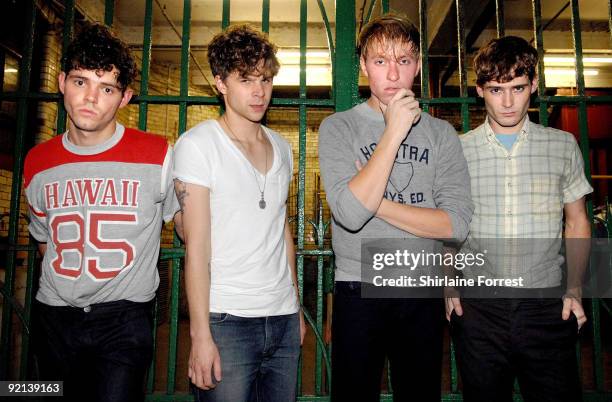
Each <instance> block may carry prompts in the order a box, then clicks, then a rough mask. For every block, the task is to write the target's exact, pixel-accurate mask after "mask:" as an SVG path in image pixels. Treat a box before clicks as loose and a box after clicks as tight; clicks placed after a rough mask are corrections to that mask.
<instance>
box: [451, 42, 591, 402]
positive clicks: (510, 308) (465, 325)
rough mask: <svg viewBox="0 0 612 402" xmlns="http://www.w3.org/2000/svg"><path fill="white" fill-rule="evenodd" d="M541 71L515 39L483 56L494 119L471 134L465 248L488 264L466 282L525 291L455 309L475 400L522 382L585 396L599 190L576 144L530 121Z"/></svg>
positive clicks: (484, 296) (481, 85)
mask: <svg viewBox="0 0 612 402" xmlns="http://www.w3.org/2000/svg"><path fill="white" fill-rule="evenodd" d="M537 64H538V53H537V51H536V49H534V48H533V46H531V45H530V44H529V43H528V42H527V41H526V40H525V39H523V38H519V37H516V36H507V37H504V38H499V39H493V40H491V41H490V42H489V43H488V44H487V45H486V46H484V47H482V48H481V49H480V50H479V51H478V53H477V55H476V57H475V59H474V70H475V72H476V76H477V81H476V90H477V92H478V95H479V96H481V97H482V98H484V104H485V109H486V113H487V116H486V120H485V122H484V123H483V124H482V125H480V126H479V127H477V128H476V129H474V130H472V131H470V132H468V133H466V134H465V135H462V136H461V144H462V146H463V152H464V154H465V157H466V159H467V162H468V167H469V171H470V176H471V187H472V197H473V199H474V204H475V205H476V209H475V212H474V217H473V219H472V222H471V224H470V233H469V235H468V238H467V240H466V242H465V243H464V245H463V247H462V250H461V251H462V252H463V253H466V254H467V253H470V254H475V253H483V255H486V259H485V260H486V263H485V264H484V265H482V266H480V267H478V268H476V267H475V268H474V269H473V270H469V269H465V270H464V276H465V277H467V278H474V277H476V276H477V275H478V276H484V277H487V278H500V279H504V280H508V281H515V282H506V283H507V285H506V286H504V287H501V286H500V287H495V288H491V289H475V288H466V289H463V290H462V294H461V299H460V298H458V297H452V298H451V297H449V298H448V299H447V301H446V311H447V318H448V319H449V320H450V322H451V332H452V335H453V338H454V340H455V345H456V351H457V359H458V363H459V370H460V373H461V379H462V382H463V395H464V400H465V401H468V402H477V401H482V402H485V401H486V402H488V401H500V402H510V401H512V400H513V396H512V393H513V386H514V381H515V379H518V383H519V387H520V390H521V393H522V395H523V398H524V400H525V401H528V402H529V401H537V402H543V401H550V402H553V401H554V402H562V401H567V402H578V401H580V400H581V399H582V396H581V390H580V381H579V376H578V364H577V361H576V349H575V346H576V339H577V335H578V330H579V329H580V327H581V326H582V325H583V324H584V322H585V321H586V317H585V314H584V310H583V308H582V302H581V295H582V294H581V287H580V283H581V276H582V273H583V272H584V270H585V267H586V263H587V260H588V253H589V242H588V240H589V238H590V235H591V231H590V223H589V219H588V217H587V213H586V209H585V196H586V195H587V194H589V193H591V192H592V191H593V189H592V188H591V186H590V185H589V182H588V181H587V179H586V177H585V174H584V169H583V161H582V156H581V153H580V149H579V148H578V145H577V143H576V140H575V139H574V136H573V135H572V134H570V133H567V132H564V131H560V130H556V129H553V128H550V127H543V126H541V125H539V124H536V123H533V122H531V121H530V120H529V116H528V114H527V110H528V108H529V102H530V97H531V95H532V94H533V93H534V92H535V91H536V89H537V83H538V77H537V73H536V67H537ZM564 217H565V227H564V222H563V218H564ZM563 235H564V237H565V242H566V255H567V285H564V284H563V279H562V278H563V273H562V265H563V257H562V256H561V255H560V248H561V240H562V236H563ZM519 280H520V282H518V281H519Z"/></svg>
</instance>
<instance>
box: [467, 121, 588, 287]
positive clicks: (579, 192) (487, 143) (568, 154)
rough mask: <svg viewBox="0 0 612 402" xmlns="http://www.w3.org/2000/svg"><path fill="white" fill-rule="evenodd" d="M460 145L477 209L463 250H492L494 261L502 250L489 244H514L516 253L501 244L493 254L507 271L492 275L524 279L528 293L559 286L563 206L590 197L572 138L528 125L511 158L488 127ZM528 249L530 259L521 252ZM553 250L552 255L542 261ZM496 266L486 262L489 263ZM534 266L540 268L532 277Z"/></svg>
mask: <svg viewBox="0 0 612 402" xmlns="http://www.w3.org/2000/svg"><path fill="white" fill-rule="evenodd" d="M460 139H461V144H462V146H463V152H464V155H465V158H466V160H467V162H468V168H469V172H470V177H471V189H472V199H473V202H474V206H475V210H474V216H473V218H472V222H471V224H470V233H469V235H468V240H467V242H466V247H465V248H471V249H472V250H476V251H478V250H480V251H482V250H483V249H484V248H485V246H484V244H487V245H488V246H489V248H492V249H493V251H492V250H488V252H491V251H492V252H493V254H494V253H495V251H494V250H495V248H500V247H502V246H501V243H502V242H500V241H498V240H495V241H492V240H491V239H499V238H505V239H514V241H513V242H512V243H513V244H514V245H515V246H517V247H516V248H515V247H514V246H513V247H512V250H509V249H508V247H507V246H508V244H509V242H508V241H504V242H503V243H504V246H503V247H505V248H504V250H503V252H501V251H500V252H499V253H497V254H498V255H497V257H499V256H500V255H501V254H504V258H502V259H499V260H498V261H503V262H504V263H500V264H494V265H497V268H491V269H494V271H495V272H496V273H497V274H501V273H504V274H508V275H510V277H514V276H515V275H517V273H522V274H525V273H526V272H529V274H527V277H526V278H525V280H526V282H527V279H531V282H532V283H531V284H527V287H548V286H556V285H558V284H559V281H560V278H561V275H560V269H559V267H560V265H561V263H562V262H563V259H562V258H561V257H560V256H559V255H558V250H559V248H557V246H556V244H555V243H556V242H559V244H560V239H561V235H562V227H563V206H564V204H568V203H571V202H574V201H576V200H578V199H580V198H581V197H583V196H584V195H586V194H589V193H591V192H592V191H593V188H592V187H591V185H590V184H589V182H588V180H587V179H586V177H585V174H584V164H583V160H582V155H581V153H580V148H579V147H578V144H577V143H576V140H575V139H574V136H573V135H572V134H570V133H567V132H565V131H561V130H557V129H554V128H550V127H544V126H541V125H539V124H535V123H532V122H530V121H529V119H526V120H525V123H524V124H523V126H522V128H521V130H520V132H519V135H518V139H517V140H516V142H515V143H514V145H513V146H512V147H511V148H510V149H509V150H508V149H506V148H505V147H504V146H503V145H502V144H501V143H500V142H499V140H498V139H497V138H496V136H495V133H494V132H493V130H492V128H491V126H490V125H489V122H488V121H485V123H484V124H482V125H481V126H479V127H478V128H476V129H474V130H472V131H470V132H468V133H466V134H464V135H462V136H460ZM484 239H487V241H485V240H484ZM533 239H538V240H537V241H533ZM525 244H527V245H529V246H530V247H531V252H525V249H524V247H523V246H524V245H525ZM536 246H537V247H536ZM550 249H553V252H552V253H550V252H548V254H544V255H542V254H541V253H540V251H542V250H550ZM519 250H520V251H519ZM538 250H539V251H538ZM526 254H530V257H531V258H526V257H525V255H526ZM518 256H520V257H521V258H518V259H517V257H518ZM493 260H495V258H494V256H493V255H492V254H490V255H489V261H493ZM534 265H537V266H538V267H539V268H542V267H545V268H544V269H539V270H538V271H540V272H539V273H535V272H534V271H533V269H532V268H534V267H533V266H534ZM501 266H503V268H501ZM509 270H510V271H509ZM500 271H504V272H500ZM498 276H503V275H498ZM506 276H507V275H506ZM554 282H556V285H555V284H552V283H554Z"/></svg>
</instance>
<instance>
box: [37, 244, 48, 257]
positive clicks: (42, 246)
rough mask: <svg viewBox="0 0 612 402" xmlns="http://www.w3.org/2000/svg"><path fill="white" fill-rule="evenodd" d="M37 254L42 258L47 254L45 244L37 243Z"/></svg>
mask: <svg viewBox="0 0 612 402" xmlns="http://www.w3.org/2000/svg"><path fill="white" fill-rule="evenodd" d="M38 252H39V253H40V256H41V257H44V256H45V253H46V252H47V243H38Z"/></svg>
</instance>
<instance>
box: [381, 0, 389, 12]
mask: <svg viewBox="0 0 612 402" xmlns="http://www.w3.org/2000/svg"><path fill="white" fill-rule="evenodd" d="M380 7H381V10H382V13H383V14H386V13H388V12H389V0H382V1H381V4H380Z"/></svg>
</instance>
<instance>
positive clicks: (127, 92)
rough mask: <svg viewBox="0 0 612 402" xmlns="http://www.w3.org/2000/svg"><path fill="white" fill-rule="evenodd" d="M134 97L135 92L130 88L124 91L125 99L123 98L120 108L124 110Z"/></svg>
mask: <svg viewBox="0 0 612 402" xmlns="http://www.w3.org/2000/svg"><path fill="white" fill-rule="evenodd" d="M132 95H134V91H132V90H131V89H130V88H126V89H125V91H123V97H122V98H121V103H120V104H119V108H122V107H124V106H125V105H127V104H128V103H130V99H132Z"/></svg>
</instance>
